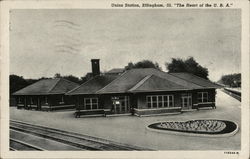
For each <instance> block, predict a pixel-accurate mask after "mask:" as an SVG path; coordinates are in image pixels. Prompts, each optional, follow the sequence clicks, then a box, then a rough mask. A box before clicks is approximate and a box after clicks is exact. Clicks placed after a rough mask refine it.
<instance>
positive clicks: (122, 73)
mask: <svg viewBox="0 0 250 159" xmlns="http://www.w3.org/2000/svg"><path fill="white" fill-rule="evenodd" d="M130 71H131V70H127V71H125V72H123V73H122V74H121V75H120V76H118V77H117V78H116V79H114V80H113V81H111V82H110V83H109V84H107V85H106V86H104V87H102V88H101V89H99V90H98V91H96V92H95V93H98V92H99V91H101V90H102V89H104V88H106V87H107V86H109V85H110V84H112V83H113V82H115V81H116V80H118V79H120V78H121V77H122V76H124V75H125V74H127V73H128V72H130Z"/></svg>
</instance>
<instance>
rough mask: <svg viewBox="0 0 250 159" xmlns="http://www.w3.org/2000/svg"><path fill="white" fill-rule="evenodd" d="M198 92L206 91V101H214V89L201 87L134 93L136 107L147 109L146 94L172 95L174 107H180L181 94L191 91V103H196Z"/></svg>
mask: <svg viewBox="0 0 250 159" xmlns="http://www.w3.org/2000/svg"><path fill="white" fill-rule="evenodd" d="M198 92H208V102H215V95H216V92H215V89H203V90H192V91H175V92H158V93H147V94H146V93H140V94H137V95H136V98H137V99H138V100H137V107H135V108H138V109H149V108H148V106H147V96H148V95H174V107H182V99H181V96H182V94H184V93H192V105H193V104H196V103H198V99H197V98H198Z"/></svg>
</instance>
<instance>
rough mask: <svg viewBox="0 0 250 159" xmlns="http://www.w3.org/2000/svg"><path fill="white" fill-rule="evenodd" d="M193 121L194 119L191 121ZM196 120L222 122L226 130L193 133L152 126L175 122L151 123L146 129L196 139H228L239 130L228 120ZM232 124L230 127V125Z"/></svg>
mask: <svg viewBox="0 0 250 159" xmlns="http://www.w3.org/2000/svg"><path fill="white" fill-rule="evenodd" d="M191 120H192V119H191ZM191 120H187V121H178V122H188V121H191ZM193 120H194V119H193ZM198 120H217V121H223V122H225V124H226V128H225V129H223V130H222V131H221V132H219V133H209V132H207V133H205V132H203V133H202V132H195V131H181V130H173V129H166V128H158V127H157V128H156V127H154V126H153V125H155V124H160V123H164V122H177V121H157V122H155V123H152V124H150V125H148V126H147V129H148V130H150V131H154V132H158V133H166V134H173V135H183V136H194V137H195V136H198V137H230V136H233V135H235V134H236V133H237V132H238V130H239V126H238V124H237V123H235V122H233V121H229V120H218V119H195V120H194V121H198ZM230 124H232V125H230ZM231 128H233V129H234V130H233V131H230V130H229V129H231Z"/></svg>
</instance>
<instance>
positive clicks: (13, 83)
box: [9, 75, 28, 94]
mask: <svg viewBox="0 0 250 159" xmlns="http://www.w3.org/2000/svg"><path fill="white" fill-rule="evenodd" d="M9 80H10V94H12V93H14V92H16V91H18V90H19V89H22V88H24V87H26V86H27V85H28V83H27V81H26V80H25V79H24V78H23V77H22V76H17V75H10V76H9Z"/></svg>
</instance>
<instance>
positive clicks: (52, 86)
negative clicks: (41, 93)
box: [47, 78, 61, 93]
mask: <svg viewBox="0 0 250 159" xmlns="http://www.w3.org/2000/svg"><path fill="white" fill-rule="evenodd" d="M54 80H57V82H56V83H55V84H54V86H52V87H51V89H50V90H49V91H48V92H47V93H49V92H51V91H52V90H53V89H54V88H55V87H56V85H57V84H58V83H59V81H60V80H61V78H58V79H54Z"/></svg>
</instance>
